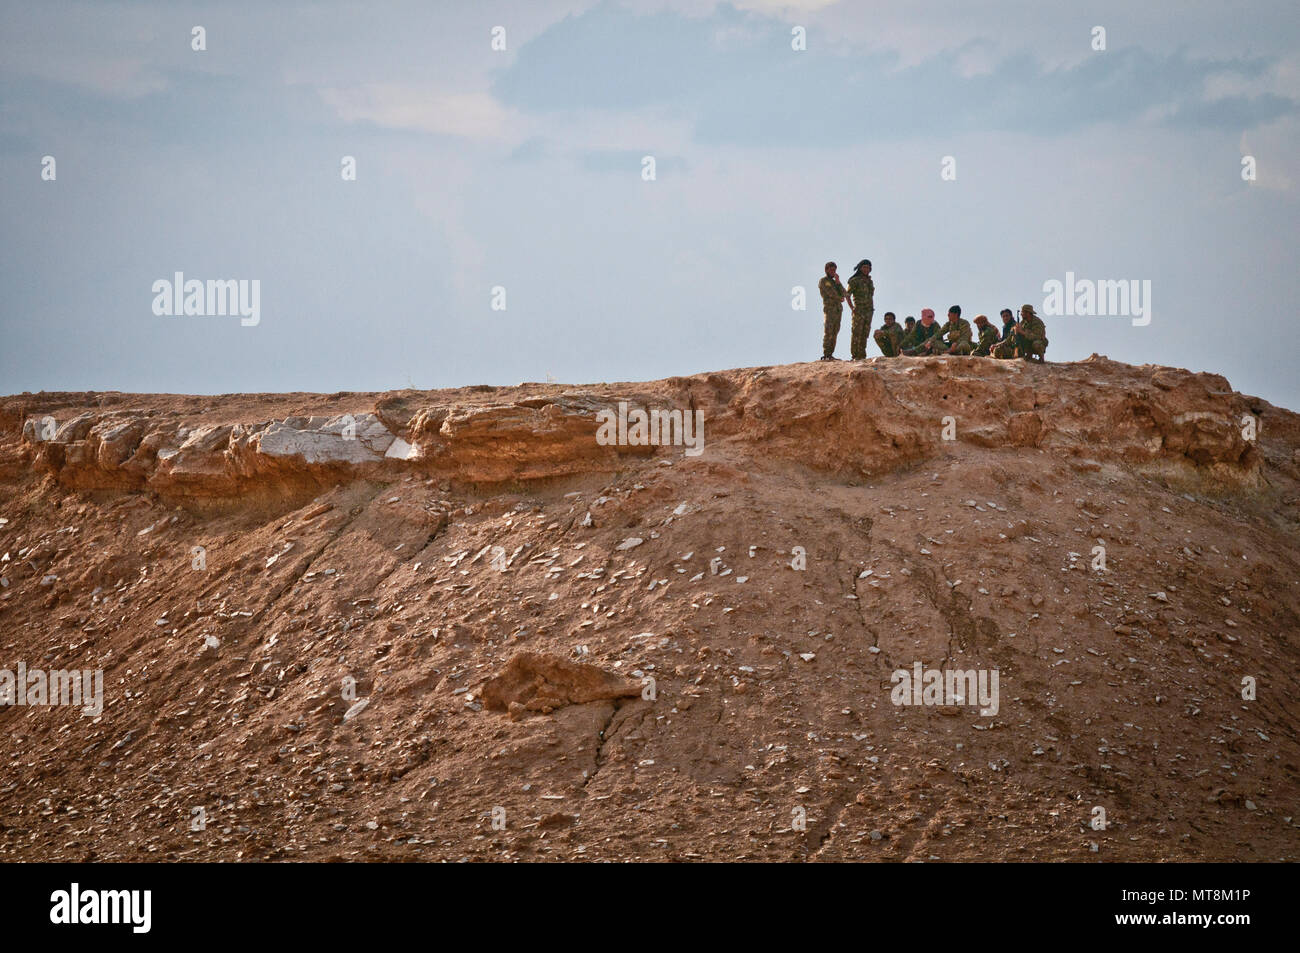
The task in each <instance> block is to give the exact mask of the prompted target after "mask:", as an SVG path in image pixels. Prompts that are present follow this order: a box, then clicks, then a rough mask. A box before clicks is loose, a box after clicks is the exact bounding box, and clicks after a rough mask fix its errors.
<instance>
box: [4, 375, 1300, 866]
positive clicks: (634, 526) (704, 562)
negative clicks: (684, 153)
mask: <svg viewBox="0 0 1300 953" xmlns="http://www.w3.org/2000/svg"><path fill="white" fill-rule="evenodd" d="M620 404H623V405H625V406H624V407H623V408H622V412H623V414H624V415H628V414H634V412H635V411H637V410H645V411H668V412H671V411H679V412H681V415H688V414H689V415H696V414H698V415H699V419H700V420H702V423H703V443H702V445H701V450H702V452H699V453H698V455H697V454H695V453H694V452H691V453H687V452H686V450H687V449H689V448H687V447H684V446H681V445H678V446H672V445H660V446H655V445H632V444H626V443H625V444H621V445H620V444H618V443H612V444H611V443H608V442H602V441H601V440H598V439H597V434H598V429H599V426H600V420H601V416H600V415H602V414H605V415H610V414H614V415H616V414H618V413H619V412H620ZM665 442H667V441H665ZM1298 448H1300V418H1298V417H1297V416H1296V415H1295V414H1292V413H1290V412H1288V411H1284V410H1281V409H1279V408H1275V407H1273V406H1271V405H1269V404H1268V403H1266V402H1264V401H1261V400H1258V399H1255V398H1251V397H1247V396H1244V395H1241V394H1237V393H1235V392H1233V391H1232V390H1231V388H1230V387H1229V385H1228V384H1227V382H1226V381H1224V380H1223V379H1222V378H1221V377H1218V376H1216V375H1208V374H1192V373H1189V372H1186V371H1182V370H1176V369H1171V368H1162V367H1150V366H1148V367H1141V368H1136V367H1130V366H1128V365H1124V364H1117V363H1115V362H1111V361H1108V360H1106V359H1105V358H1097V357H1094V358H1093V359H1090V360H1088V361H1083V362H1079V363H1076V364H1065V365H1045V366H1034V365H1024V364H1020V363H1018V362H1006V363H1004V362H995V361H987V360H977V359H960V358H921V359H897V360H886V359H876V360H873V361H869V362H866V363H863V364H833V365H826V364H810V365H808V364H805V365H790V366H783V367H771V368H756V369H754V368H751V369H742V370H735V371H727V372H720V373H715V374H707V375H699V376H695V377H684V378H672V379H669V380H664V381H656V382H650V383H641V384H608V385H607V384H600V385H591V386H585V387H567V386H557V385H541V384H529V385H521V386H520V387H516V388H490V387H475V388H462V389H459V390H454V391H442V392H413V391H401V392H392V393H386V394H334V395H319V394H282V395H225V396H221V397H196V396H182V395H127V394H115V393H113V394H36V395H32V394H25V395H21V396H14V397H8V398H0V669H3V668H5V667H7V668H8V669H10V670H14V669H16V666H17V665H18V663H20V662H21V663H23V665H24V666H25V668H26V669H27V670H41V671H43V672H53V671H55V670H58V671H78V672H80V671H85V672H90V671H97V672H101V673H102V686H103V688H102V696H103V697H102V708H101V709H100V710H99V711H98V712H83V711H82V710H81V707H78V706H71V705H59V706H50V705H46V704H41V703H39V702H37V703H34V704H29V705H22V706H19V705H7V706H0V721H3V728H4V731H3V732H0V735H3V737H4V741H3V745H4V747H3V748H2V749H0V757H3V758H4V761H5V763H6V765H7V767H8V769H9V773H10V777H11V781H10V783H9V784H8V785H6V786H5V787H4V788H3V790H0V856H5V857H8V858H11V859H19V858H21V859H82V858H86V857H97V858H99V859H137V858H141V857H144V858H158V859H163V858H169V857H170V858H185V859H218V858H221V859H253V858H259V859H260V858H286V859H287V858H314V859H323V858H331V857H343V858H350V857H357V858H376V857H391V858H412V859H416V858H426V859H441V858H447V859H459V858H461V857H481V858H570V859H572V858H589V859H626V858H646V859H656V858H663V859H695V858H701V857H703V858H710V859H727V858H769V859H810V858H822V859H897V860H903V859H914V860H926V859H929V858H931V857H939V858H941V859H945V860H948V859H1018V858H1025V859H1031V858H1033V859H1074V860H1087V859H1098V858H1100V859H1196V858H1205V859H1210V858H1212V859H1267V860H1276V859H1281V858H1284V857H1285V858H1288V859H1294V857H1295V855H1296V847H1297V839H1296V826H1295V823H1294V820H1295V819H1294V817H1293V816H1292V812H1293V810H1294V804H1295V802H1296V795H1297V794H1298V793H1300V781H1298V778H1297V775H1298V774H1300V767H1297V765H1300V743H1298V741H1297V736H1296V724H1297V715H1298V714H1300V708H1298V707H1297V705H1298V703H1297V702H1296V701H1295V699H1296V698H1297V697H1300V692H1298V691H1297V689H1300V685H1297V684H1296V683H1297V675H1296V671H1297V669H1296V660H1297V640H1298V638H1300V594H1298V593H1297V591H1296V579H1297V577H1298V574H1300V545H1298V543H1300V531H1298V527H1300V466H1298V458H1297V452H1298ZM918 662H919V663H921V665H922V667H923V668H924V669H931V668H937V669H940V670H945V671H946V670H953V669H959V670H972V671H975V670H978V671H982V672H986V673H987V672H991V671H997V672H998V673H999V678H1000V690H1001V699H1000V703H999V705H998V706H997V708H998V710H997V712H996V713H995V714H992V715H980V714H979V713H978V711H975V710H972V709H971V708H969V707H962V706H951V705H948V706H944V705H940V706H928V705H917V706H913V705H898V704H895V703H894V701H893V700H892V699H891V690H892V688H893V687H894V681H893V676H894V673H896V672H897V671H900V670H906V671H911V670H912V669H913V666H915V665H916V663H918ZM1244 678H1249V679H1253V680H1254V684H1255V685H1256V686H1257V695H1256V697H1254V698H1252V699H1244V698H1243V697H1242V694H1243V679H1244ZM2 687H3V672H2V671H0V688H2ZM82 707H84V706H82ZM1096 807H1102V808H1103V809H1104V810H1105V812H1106V816H1107V817H1108V819H1109V826H1108V827H1106V828H1105V829H1102V830H1095V829H1093V828H1092V827H1091V826H1090V823H1091V821H1092V819H1093V818H1094V817H1095V814H1094V808H1096ZM196 809H198V810H197V812H196ZM200 815H201V816H202V817H203V818H204V822H203V824H202V825H200V826H199V827H197V828H196V825H195V823H194V821H195V818H196V817H199V816H200ZM498 821H499V823H498Z"/></svg>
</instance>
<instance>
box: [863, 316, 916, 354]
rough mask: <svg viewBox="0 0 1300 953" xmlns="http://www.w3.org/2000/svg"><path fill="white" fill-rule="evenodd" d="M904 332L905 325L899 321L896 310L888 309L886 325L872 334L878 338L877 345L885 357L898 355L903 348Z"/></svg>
mask: <svg viewBox="0 0 1300 953" xmlns="http://www.w3.org/2000/svg"><path fill="white" fill-rule="evenodd" d="M909 320H912V319H909ZM913 323H915V321H913ZM903 333H904V332H903V326H902V325H901V324H899V323H898V320H897V318H896V317H895V316H894V312H892V311H886V312H885V324H884V326H883V327H882V328H881V329H880V330H879V331H877V332H876V333H875V334H874V335H872V336H873V337H874V338H875V339H876V347H878V348H880V353H881V354H883V355H885V357H898V352H899V351H900V350H901V349H902V343H903Z"/></svg>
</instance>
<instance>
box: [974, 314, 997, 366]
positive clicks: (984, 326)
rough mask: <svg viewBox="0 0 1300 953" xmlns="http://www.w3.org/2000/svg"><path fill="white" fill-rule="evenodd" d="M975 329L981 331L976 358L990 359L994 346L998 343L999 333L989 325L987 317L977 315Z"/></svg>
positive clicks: (976, 347) (976, 348)
mask: <svg viewBox="0 0 1300 953" xmlns="http://www.w3.org/2000/svg"><path fill="white" fill-rule="evenodd" d="M975 327H977V328H978V329H979V335H980V336H979V341H978V342H976V344H975V352H974V353H975V356H976V357H988V356H989V352H990V351H992V350H993V346H994V345H995V344H997V343H998V332H997V329H996V328H994V327H993V325H991V324H989V319H988V317H987V315H983V314H977V315H975Z"/></svg>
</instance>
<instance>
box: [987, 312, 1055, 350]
mask: <svg viewBox="0 0 1300 953" xmlns="http://www.w3.org/2000/svg"><path fill="white" fill-rule="evenodd" d="M993 356H994V357H1000V358H1010V357H1023V358H1024V359H1025V360H1027V361H1035V360H1036V361H1038V362H1040V363H1042V362H1043V361H1044V360H1046V356H1047V326H1046V325H1044V324H1043V319H1042V318H1040V317H1039V316H1038V315H1036V314H1035V313H1034V306H1033V305H1031V304H1027V305H1023V306H1022V307H1021V308H1020V321H1019V322H1018V323H1017V324H1016V327H1015V330H1013V331H1012V332H1011V336H1010V337H1008V338H1006V339H1004V340H1003V342H1002V343H1001V344H999V345H998V346H997V347H995V348H994V349H993Z"/></svg>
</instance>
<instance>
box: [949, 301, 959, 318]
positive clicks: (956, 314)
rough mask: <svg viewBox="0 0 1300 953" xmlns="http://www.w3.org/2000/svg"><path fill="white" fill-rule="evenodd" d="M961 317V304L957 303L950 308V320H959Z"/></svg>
mask: <svg viewBox="0 0 1300 953" xmlns="http://www.w3.org/2000/svg"><path fill="white" fill-rule="evenodd" d="M960 317H961V305H959V304H955V305H953V306H952V307H951V308H949V309H948V320H949V321H956V320H957V319H958V318H960Z"/></svg>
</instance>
